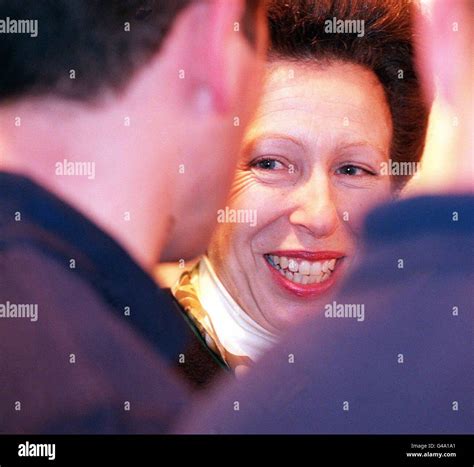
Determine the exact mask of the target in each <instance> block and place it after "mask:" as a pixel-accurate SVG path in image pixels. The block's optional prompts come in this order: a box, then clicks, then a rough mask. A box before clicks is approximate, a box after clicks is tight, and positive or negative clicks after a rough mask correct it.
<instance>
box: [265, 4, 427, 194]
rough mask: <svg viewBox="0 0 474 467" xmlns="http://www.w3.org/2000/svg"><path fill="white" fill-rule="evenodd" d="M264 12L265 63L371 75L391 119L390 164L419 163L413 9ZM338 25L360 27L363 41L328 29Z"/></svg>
mask: <svg viewBox="0 0 474 467" xmlns="http://www.w3.org/2000/svg"><path fill="white" fill-rule="evenodd" d="M267 6H268V20H269V25H270V40H271V51H270V58H271V59H272V58H273V59H278V58H281V59H283V60H292V61H295V62H300V63H319V64H322V65H324V64H326V63H331V62H333V61H346V62H350V63H356V64H359V65H361V66H363V67H365V68H367V69H369V70H371V71H372V72H373V73H374V74H375V75H376V76H377V78H378V79H379V81H380V83H381V84H382V86H383V89H384V91H385V95H386V98H387V102H388V105H389V108H390V111H391V115H392V122H393V137H392V147H391V152H390V158H391V159H392V160H394V161H398V162H405V161H407V162H415V161H419V160H420V158H421V155H422V153H423V148H424V143H425V136H426V129H427V125H428V116H429V109H430V105H429V103H428V102H427V100H426V99H425V96H424V93H423V92H422V88H421V82H420V79H419V75H418V74H417V71H416V64H415V56H414V55H415V54H414V47H415V38H416V31H415V28H414V22H413V15H414V14H415V9H416V3H414V2H412V1H411V0H291V1H288V0H269V2H268V3H267ZM338 20H339V21H340V20H342V21H350V22H351V21H353V20H355V21H363V22H364V23H363V24H364V34H363V36H361V37H359V35H358V34H355V33H354V32H353V31H352V32H347V31H346V30H341V31H340V32H338V30H337V29H336V30H333V29H334V27H328V26H333V25H334V24H335V21H338ZM327 21H329V22H330V23H331V24H329V25H328V23H327ZM341 24H342V23H341ZM352 24H354V23H352ZM408 179H409V177H402V176H397V177H396V180H394V185H395V187H396V188H401V187H402V186H403V184H404V183H405V182H406V181H407V180H408Z"/></svg>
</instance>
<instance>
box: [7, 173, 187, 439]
mask: <svg viewBox="0 0 474 467" xmlns="http://www.w3.org/2000/svg"><path fill="white" fill-rule="evenodd" d="M91 202H93V200H91ZM25 305H27V306H25ZM174 307H175V304H174V303H173V301H172V299H171V298H170V297H169V295H168V294H167V293H165V292H163V291H161V290H160V289H159V288H158V287H157V286H156V284H155V282H154V281H153V280H152V278H151V277H150V276H149V275H148V274H147V273H146V272H145V271H143V270H142V269H141V268H140V267H139V266H138V265H137V264H136V263H135V262H134V261H133V260H132V258H131V257H130V256H129V255H128V254H127V253H126V252H125V250H123V249H122V247H121V246H120V245H119V244H118V243H116V242H115V241H114V240H113V239H112V238H111V237H109V236H108V235H107V234H105V233H104V232H103V231H102V230H100V229H99V228H98V227H97V226H95V225H94V224H93V223H92V222H90V221H89V220H88V219H86V218H85V217H84V216H82V215H81V214H80V213H79V212H77V211H76V210H74V209H73V208H72V207H70V206H69V205H67V204H66V203H64V202H62V201H61V200H60V199H58V198H57V197H56V196H54V195H53V194H51V193H49V192H47V191H46V190H44V189H43V188H41V187H40V186H39V185H37V184H35V183H34V182H32V181H30V180H29V179H27V178H24V177H20V176H17V175H12V174H6V173H0V433H145V432H152V433H159V432H163V431H165V430H167V429H168V427H169V425H170V424H171V423H172V421H173V420H174V418H175V417H176V415H177V414H178V413H179V412H180V410H182V407H183V406H184V403H185V402H186V400H187V397H188V394H187V390H186V389H185V388H184V384H183V383H182V381H181V380H180V379H179V378H178V377H177V375H176V371H175V370H176V366H177V365H178V364H179V358H180V355H181V354H186V352H187V349H188V348H189V346H190V345H192V344H193V343H195V341H196V338H195V336H194V334H193V333H192V332H191V330H190V328H189V326H188V325H187V324H186V323H185V321H184V320H183V319H182V317H181V316H179V314H178V313H176V311H175V309H174ZM35 309H36V313H37V320H35V319H34V316H33V315H34V310H35ZM20 310H21V311H20ZM22 313H23V315H22V316H24V317H15V316H18V315H21V314H22ZM173 367H174V369H172V368H173Z"/></svg>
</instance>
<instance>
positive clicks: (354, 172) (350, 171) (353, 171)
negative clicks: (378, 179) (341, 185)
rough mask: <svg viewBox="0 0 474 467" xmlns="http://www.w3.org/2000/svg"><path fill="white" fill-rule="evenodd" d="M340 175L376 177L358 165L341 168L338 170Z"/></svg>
mask: <svg viewBox="0 0 474 467" xmlns="http://www.w3.org/2000/svg"><path fill="white" fill-rule="evenodd" d="M336 173H337V174H338V175H349V176H352V177H353V176H361V175H374V173H373V172H371V171H370V170H367V169H363V168H362V167H358V166H357V165H350V164H348V165H344V166H342V167H339V169H337V170H336Z"/></svg>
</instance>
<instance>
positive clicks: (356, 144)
mask: <svg viewBox="0 0 474 467" xmlns="http://www.w3.org/2000/svg"><path fill="white" fill-rule="evenodd" d="M352 148H367V149H369V150H371V151H372V152H375V153H377V155H379V156H380V157H381V158H383V159H384V158H385V157H386V156H387V152H386V151H384V150H383V149H382V148H380V147H378V146H377V145H375V144H372V143H370V142H369V141H346V142H341V143H340V144H338V145H337V148H336V149H337V150H338V151H343V150H345V149H352Z"/></svg>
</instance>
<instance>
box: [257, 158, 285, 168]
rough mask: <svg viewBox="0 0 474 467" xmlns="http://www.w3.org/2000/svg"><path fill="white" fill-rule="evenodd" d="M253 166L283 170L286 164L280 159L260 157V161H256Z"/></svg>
mask: <svg viewBox="0 0 474 467" xmlns="http://www.w3.org/2000/svg"><path fill="white" fill-rule="evenodd" d="M252 167H256V168H257V169H262V170H281V169H283V168H284V167H285V166H284V165H283V164H282V163H281V162H280V161H277V160H276V159H271V158H265V159H260V160H258V161H255V162H254V163H253V164H252Z"/></svg>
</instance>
